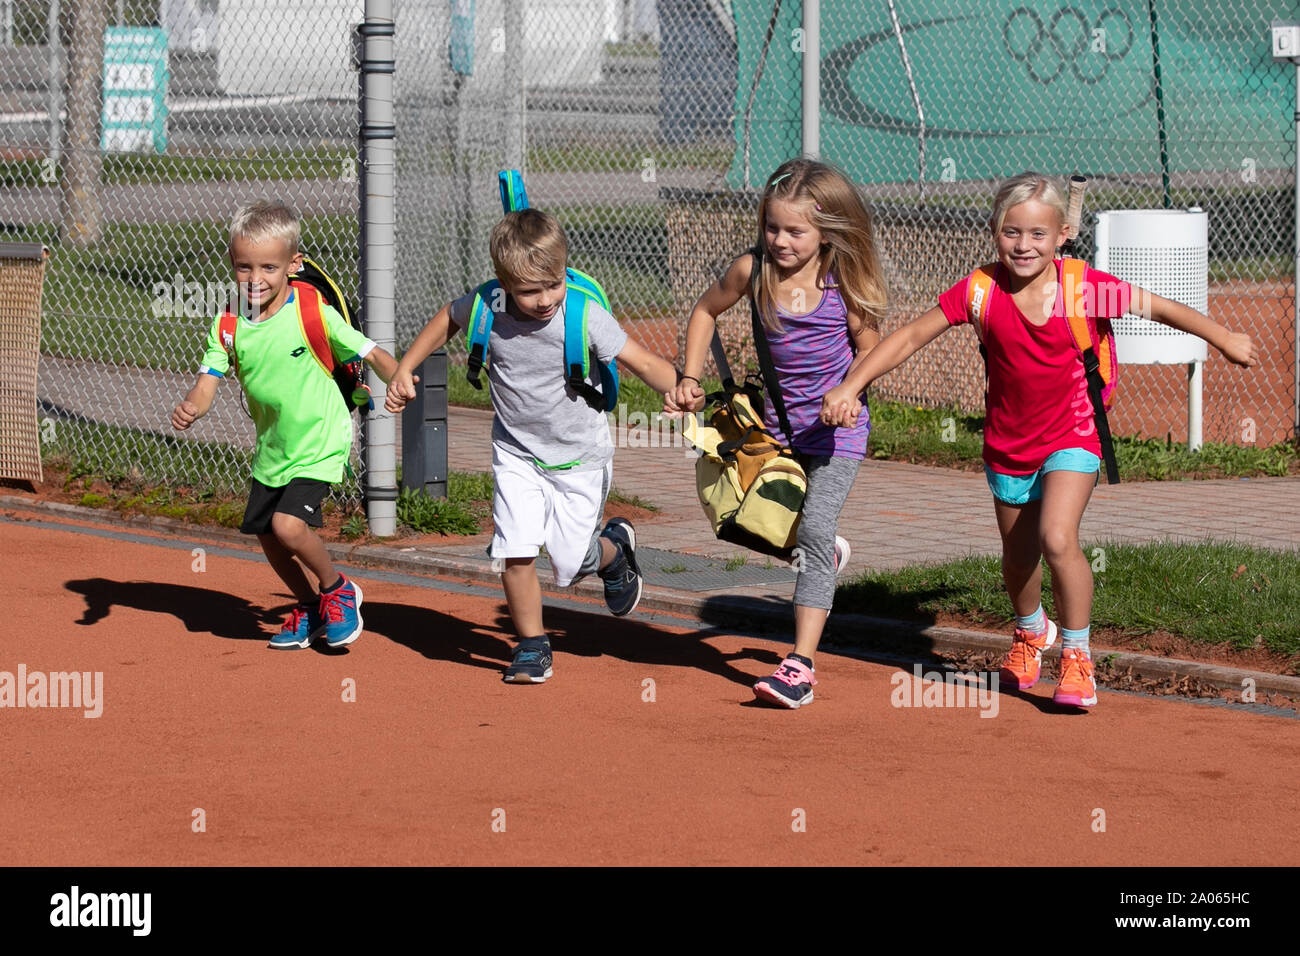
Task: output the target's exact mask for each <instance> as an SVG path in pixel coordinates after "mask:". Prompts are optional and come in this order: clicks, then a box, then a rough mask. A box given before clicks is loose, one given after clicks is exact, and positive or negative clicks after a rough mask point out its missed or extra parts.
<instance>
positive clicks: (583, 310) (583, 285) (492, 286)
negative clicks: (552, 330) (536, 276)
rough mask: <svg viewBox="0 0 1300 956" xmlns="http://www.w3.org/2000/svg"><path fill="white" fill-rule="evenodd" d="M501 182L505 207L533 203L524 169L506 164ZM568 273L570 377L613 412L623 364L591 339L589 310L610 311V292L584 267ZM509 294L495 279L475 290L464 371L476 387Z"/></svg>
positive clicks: (589, 399)
mask: <svg viewBox="0 0 1300 956" xmlns="http://www.w3.org/2000/svg"><path fill="white" fill-rule="evenodd" d="M497 182H498V186H499V188H500V191H501V208H502V210H503V211H504V212H517V211H518V210H520V209H527V208H528V192H527V190H525V189H524V180H523V177H522V176H520V174H519V170H517V169H503V170H501V171H500V172H499V173H498V174H497ZM564 279H565V295H564V377H565V380H566V381H568V383H569V387H570V388H572V389H573V390H574V391H575V392H577V393H578V394H579V395H581V396H582V398H583V399H584V400H585V401H586V403H587V404H588V405H590V406H591V407H592V408H594V409H595V410H596V411H604V412H612V411H613V410H614V409H615V408H617V407H618V364H617V363H616V362H615V361H614V360H613V359H611V360H610V361H608V362H601V361H600V360H599V358H598V357H596V356H595V353H594V351H593V350H592V348H591V343H590V342H589V341H588V340H587V310H588V309H590V308H591V304H592V302H595V303H596V304H597V305H599V306H600V307H601V308H602V309H604V310H605V311H606V312H609V311H610V308H609V297H608V296H606V295H605V290H604V289H602V288H601V287H600V283H599V282H597V281H596V280H595V279H593V278H592V277H591V276H589V275H587V274H586V273H585V272H580V271H579V270H577V269H565V270H564ZM505 296H506V292H505V289H503V288H502V287H501V283H500V282H498V281H497V280H495V279H493V280H492V281H491V282H485V283H484V284H483V285H481V286H479V287H478V290H477V291H476V292H475V294H474V304H473V305H472V306H471V308H470V326H469V359H468V361H467V363H466V368H465V377H466V378H467V379H469V383H470V384H471V385H473V386H474V387H475V388H479V389H481V388H482V387H483V384H482V383H481V382H480V381H479V374H480V373H481V372H482V371H483V365H484V363H485V362H486V361H487V354H488V342H489V338H490V336H491V333H492V319H493V315H494V313H495V311H497V310H498V309H499V310H504V309H505ZM593 359H595V364H596V366H597V369H598V371H599V375H600V388H596V387H595V386H593V385H590V384H588V383H587V378H588V376H590V374H591V365H592V361H593Z"/></svg>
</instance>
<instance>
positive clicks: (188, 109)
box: [0, 0, 361, 498]
mask: <svg viewBox="0 0 1300 956" xmlns="http://www.w3.org/2000/svg"><path fill="white" fill-rule="evenodd" d="M52 14H54V15H55V16H53V17H52V16H51V15H52ZM360 15H361V4H360V3H357V2H340V0H278V2H269V0H244V2H234V0H220V2H216V0H162V2H158V0H151V2H141V0H126V2H121V3H114V2H112V0H110V2H108V3H92V2H89V0H63V2H62V3H61V4H60V3H50V2H47V0H40V2H35V0H32V2H27V0H0V155H2V156H3V163H2V164H0V220H3V229H4V233H5V235H4V236H3V238H5V239H7V240H10V241H25V242H40V243H44V244H45V245H46V246H48V247H49V248H50V249H51V251H52V255H51V257H50V260H49V267H48V270H47V272H46V279H45V294H44V309H43V322H42V335H41V352H42V354H41V365H40V383H39V399H40V402H39V414H40V416H41V419H42V431H41V434H42V439H43V451H44V453H45V454H46V455H47V456H48V455H51V454H53V455H56V456H58V457H59V458H61V459H63V460H64V461H66V462H67V463H68V465H69V466H70V467H71V468H72V469H73V470H74V471H86V472H89V473H93V474H97V475H105V476H107V477H109V478H122V477H131V478H140V479H147V480H150V481H161V480H165V481H169V482H176V483H180V484H184V485H189V486H194V487H198V488H211V489H213V490H217V491H229V490H234V489H239V488H243V487H245V486H246V483H247V478H248V469H249V462H250V453H251V448H252V444H253V438H254V434H255V432H254V428H253V424H252V421H251V419H250V418H249V417H248V415H247V412H246V410H245V407H244V402H243V400H242V393H241V391H240V389H239V387H238V385H237V384H236V383H235V380H234V377H233V376H232V378H231V380H230V381H229V382H227V383H223V384H222V386H221V387H220V388H219V389H218V394H217V400H216V402H215V404H214V406H213V408H212V411H211V412H210V414H209V415H208V416H207V417H205V418H204V419H202V420H200V421H199V422H198V423H196V424H195V425H194V427H193V428H191V429H190V430H189V431H188V432H184V433H176V432H174V431H173V430H172V429H171V427H170V424H169V419H170V415H171V409H172V408H173V407H174V406H175V405H176V403H177V402H178V401H180V399H181V398H183V397H184V395H185V393H186V392H187V391H188V389H189V388H190V387H191V386H192V385H193V383H194V380H195V376H196V373H197V370H198V367H199V364H200V360H201V359H202V356H203V349H204V343H205V340H206V336H207V333H208V329H209V327H210V325H211V322H212V319H213V317H214V316H215V315H217V314H218V313H219V312H221V311H222V310H223V309H224V308H225V307H226V305H227V303H228V302H229V301H230V297H231V293H232V291H233V288H234V287H233V280H232V276H231V273H230V266H229V262H228V260H227V257H226V243H227V225H228V223H229V221H230V219H231V216H232V215H233V213H234V212H235V210H236V209H237V208H238V207H239V206H241V205H242V204H244V203H246V202H249V201H251V200H254V199H261V198H272V199H280V200H283V201H286V202H288V203H289V204H290V205H291V206H293V207H294V209H295V210H296V211H297V212H298V214H299V215H300V217H301V218H302V225H303V245H304V248H305V249H306V250H307V251H308V252H309V253H310V254H311V255H312V256H313V257H314V258H316V259H317V260H318V261H320V262H321V263H322V264H324V265H326V267H327V268H328V269H330V270H331V271H332V272H333V274H334V275H335V276H336V277H337V278H338V280H339V281H340V283H341V285H343V287H344V289H345V291H346V292H347V293H348V295H349V296H350V297H351V298H352V299H353V300H355V298H356V293H357V286H358V246H357V210H358V171H357V159H356V157H357V147H356V142H357V82H358V81H357V74H356V70H355V68H354V66H353V64H352V54H351V39H350V37H351V31H352V28H353V25H354V24H355V23H356V22H358V21H359V20H360V18H361V16H360ZM79 21H80V22H79ZM101 31H102V35H103V37H104V39H103V58H102V71H99V70H98V67H99V60H98V58H97V57H86V53H87V52H88V51H90V52H94V51H93V39H92V38H94V37H95V36H96V35H98V34H100V33H101ZM83 60H84V61H85V62H89V63H90V64H91V65H92V72H90V74H89V77H88V78H89V79H90V80H91V81H93V82H91V83H90V84H87V83H86V82H85V80H86V79H87V76H85V75H83V74H85V72H86V71H85V69H84V68H82V67H81V66H80V64H81V62H82V61H83ZM101 86H102V95H101V92H100V91H101ZM87 89H88V90H89V96H87V95H86V93H85V91H86V90H87ZM78 97H80V98H81V99H82V100H83V101H86V102H88V104H89V105H88V107H86V106H85V105H82V106H80V107H79V105H78V102H77V100H78ZM87 129H89V130H90V135H85V131H86V130H87ZM79 133H80V135H79ZM87 170H89V174H88V175H87ZM360 464H361V459H360V457H359V455H357V454H356V448H355V447H354V468H355V470H356V471H358V472H359V470H360ZM341 497H342V498H350V497H351V498H355V497H356V491H355V482H352V481H349V482H347V483H345V486H344V491H343V492H342V493H341Z"/></svg>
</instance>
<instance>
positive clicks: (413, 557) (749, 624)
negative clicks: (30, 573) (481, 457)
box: [0, 495, 1300, 699]
mask: <svg viewBox="0 0 1300 956" xmlns="http://www.w3.org/2000/svg"><path fill="white" fill-rule="evenodd" d="M0 508H9V509H13V510H18V511H27V512H35V513H38V514H40V513H44V514H51V515H60V516H63V517H67V518H75V519H77V520H79V521H88V522H92V523H97V524H116V525H121V526H124V527H127V528H138V529H142V530H148V531H156V532H172V533H181V534H184V535H185V536H187V537H191V538H192V537H205V538H210V539H214V540H216V541H218V542H221V543H227V544H236V545H239V546H242V547H244V548H247V547H248V544H249V537H248V536H247V535H243V534H240V533H239V532H238V531H236V530H234V529H232V528H223V527H220V526H215V525H195V524H188V523H186V522H184V521H180V520H179V519H175V518H162V517H155V516H150V515H122V514H119V513H117V512H112V511H102V510H99V509H96V508H85V507H82V506H80V505H70V504H64V503H63V502H57V501H33V500H28V499H25V498H17V497H13V496H10V495H0ZM326 547H327V548H328V550H329V553H330V557H331V558H333V559H335V560H338V561H342V562H346V563H348V564H353V565H360V566H365V567H373V568H377V569H382V570H387V571H398V572H403V573H407V574H417V575H424V576H433V577H454V578H457V579H460V580H463V581H472V582H474V583H479V584H488V585H491V586H493V587H496V586H498V584H499V575H497V574H496V573H494V572H493V571H492V569H491V564H490V562H489V561H488V560H487V559H486V557H485V558H482V559H474V558H467V557H463V556H461V555H450V554H430V553H428V552H414V551H399V550H396V549H395V548H392V547H388V546H385V545H377V544H364V545H341V544H327V545H326ZM250 550H252V549H250ZM542 592H543V594H546V595H549V596H551V597H566V598H573V597H574V596H578V597H581V598H584V599H590V600H592V601H593V603H603V593H602V590H601V586H600V584H599V583H598V582H596V581H594V580H591V579H588V580H586V581H581V582H579V583H578V584H577V585H576V586H575V587H572V588H557V587H554V586H553V585H548V584H547V583H546V581H545V579H544V578H543V582H542ZM640 607H641V608H643V609H647V610H653V611H659V612H663V613H666V614H671V615H674V616H677V617H681V618H684V619H686V620H689V621H694V622H697V623H700V624H705V625H708V626H725V627H734V626H736V625H737V624H741V625H742V626H743V627H744V628H746V629H748V630H759V631H777V632H782V633H785V634H788V633H790V630H791V627H792V624H793V620H792V615H791V612H790V604H789V599H788V598H786V597H782V596H780V595H770V596H764V595H738V594H715V595H706V596H701V595H699V594H697V593H692V592H684V591H677V590H673V589H671V588H662V587H647V588H646V589H645V591H644V592H643V594H642V597H641V604H640ZM850 633H853V634H863V633H869V634H872V635H877V636H881V637H886V638H891V639H893V640H895V641H905V642H907V643H908V644H909V645H912V646H911V647H909V650H914V651H921V650H928V651H929V652H930V653H939V654H952V655H962V654H970V653H998V654H1000V653H1002V652H1004V651H1005V650H1006V648H1007V640H1006V636H1005V635H1002V634H991V633H987V632H982V631H969V630H965V629H962V628H954V627H939V626H937V625H930V626H928V627H927V626H923V625H920V624H918V623H915V622H907V621H898V620H893V619H889V618H877V617H870V616H867V615H863V614H836V615H834V617H833V618H832V619H831V622H830V625H829V626H828V628H827V640H826V642H825V643H824V645H823V650H825V651H830V652H832V653H845V654H851V655H853V656H863V655H864V654H869V653H870V651H871V648H870V647H864V646H863V645H861V644H849V643H846V642H844V641H843V638H844V636H845V635H847V634H850ZM837 636H838V638H839V640H836V637H837ZM920 643H926V644H928V647H926V648H921V647H919V646H916V645H918V644H920ZM1048 656H1049V657H1050V656H1052V655H1048ZM1097 656H1098V658H1099V659H1106V660H1109V662H1110V670H1111V672H1112V673H1124V672H1126V671H1131V672H1132V674H1133V676H1135V677H1139V678H1148V679H1153V680H1160V681H1172V682H1175V683H1176V682H1178V681H1181V680H1184V679H1191V680H1195V681H1199V682H1201V683H1203V684H1208V685H1210V686H1212V687H1216V688H1219V689H1222V690H1231V691H1235V692H1240V691H1241V690H1242V688H1243V686H1244V682H1245V681H1246V680H1253V681H1254V682H1255V692H1256V694H1261V693H1264V694H1280V695H1283V696H1287V697H1295V698H1298V699H1300V677H1287V676H1284V675H1281V674H1270V673H1267V672H1263V671H1248V670H1243V669H1241V668H1236V667H1225V666H1222V665H1218V664H1206V663H1202V662H1200V661H1187V660H1181V659H1178V658H1169V657H1153V656H1151V655H1148V654H1135V653H1131V652H1127V651H1109V650H1108V651H1105V652H1104V653H1103V652H1101V651H1100V650H1099V651H1098V655H1097Z"/></svg>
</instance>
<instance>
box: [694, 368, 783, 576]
mask: <svg viewBox="0 0 1300 956" xmlns="http://www.w3.org/2000/svg"><path fill="white" fill-rule="evenodd" d="M710 399H711V400H712V402H713V404H712V406H711V409H712V411H711V414H710V415H709V423H708V424H707V425H703V424H700V422H699V421H698V420H697V419H696V417H695V416H694V415H686V416H684V425H683V435H684V437H685V439H686V441H687V442H688V443H690V444H691V445H692V446H693V447H694V448H695V449H696V450H697V451H698V452H699V453H700V457H699V459H698V460H697V461H696V463H695V490H696V492H697V494H698V495H699V497H700V504H701V505H702V506H703V508H704V514H705V515H706V516H707V517H708V519H709V524H710V525H711V526H712V527H713V533H714V534H715V535H717V536H718V538H719V539H720V540H722V541H729V542H731V543H733V544H738V545H741V546H742V547H746V548H749V549H750V550H753V551H758V552H760V553H762V554H771V555H775V556H777V557H783V558H788V557H789V556H790V551H791V549H793V548H794V545H795V535H796V533H797V531H798V528H799V516H800V514H801V512H802V509H803V499H804V495H805V494H806V493H807V490H808V479H807V476H806V475H805V474H804V470H803V466H801V465H800V464H799V462H798V460H797V459H796V458H795V456H794V455H793V453H791V451H790V450H789V449H788V448H785V447H783V446H782V445H781V443H780V442H779V441H777V439H776V437H775V436H774V435H773V434H772V433H771V432H769V431H768V430H767V429H766V428H764V427H763V419H762V416H761V415H760V414H759V413H758V412H756V411H755V409H754V406H755V404H757V403H758V402H760V401H761V398H760V393H759V391H758V389H757V388H756V387H755V386H753V385H747V386H736V385H729V386H728V387H726V388H725V389H724V390H723V391H722V392H719V393H716V394H714V395H711V396H710Z"/></svg>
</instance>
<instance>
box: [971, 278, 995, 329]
mask: <svg viewBox="0 0 1300 956" xmlns="http://www.w3.org/2000/svg"><path fill="white" fill-rule="evenodd" d="M996 268H997V266H996V265H987V266H980V267H979V268H978V269H976V270H975V271H974V272H972V273H971V274H970V278H969V279H967V280H966V314H967V315H969V316H970V324H971V325H973V326H975V335H976V337H978V338H979V340H980V342H983V341H984V325H985V317H986V316H987V315H988V310H989V299H990V298H991V297H992V295H993V286H994V285H995V284H996V282H995V280H994V278H993V275H994V270H995V269H996Z"/></svg>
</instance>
